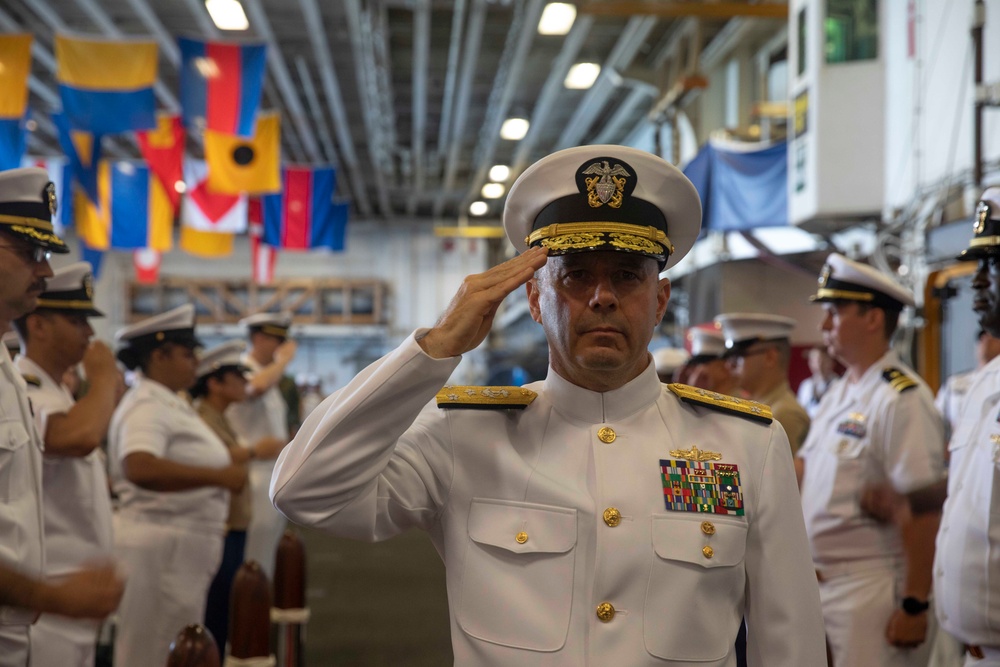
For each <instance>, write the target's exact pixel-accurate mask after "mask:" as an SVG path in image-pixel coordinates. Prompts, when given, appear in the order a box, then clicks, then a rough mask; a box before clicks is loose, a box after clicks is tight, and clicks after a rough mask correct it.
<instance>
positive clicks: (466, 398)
mask: <svg viewBox="0 0 1000 667" xmlns="http://www.w3.org/2000/svg"><path fill="white" fill-rule="evenodd" d="M536 396H538V394H536V393H535V392H533V391H531V390H530V389H525V388H524V387H460V386H457V385H452V386H449V387H445V388H444V389H442V390H441V391H439V392H438V393H437V397H436V398H437V406H438V407H439V408H441V409H442V410H447V409H459V410H523V409H525V408H526V407H528V406H529V405H530V404H531V402H532V401H533V400H535V397H536Z"/></svg>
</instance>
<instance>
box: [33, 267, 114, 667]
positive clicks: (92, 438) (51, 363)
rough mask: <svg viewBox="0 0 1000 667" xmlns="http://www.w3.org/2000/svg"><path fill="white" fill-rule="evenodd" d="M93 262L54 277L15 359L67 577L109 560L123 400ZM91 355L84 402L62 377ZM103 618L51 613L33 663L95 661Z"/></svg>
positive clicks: (69, 665)
mask: <svg viewBox="0 0 1000 667" xmlns="http://www.w3.org/2000/svg"><path fill="white" fill-rule="evenodd" d="M103 316H104V314H103V313H101V312H100V311H99V310H97V309H96V308H95V307H94V300H93V289H92V277H91V266H90V264H88V263H87V262H77V263H75V264H70V265H69V266H66V267H63V268H61V269H59V270H58V271H56V272H55V275H54V276H53V277H52V278H50V279H49V281H48V284H47V285H46V288H45V292H44V293H42V295H41V296H39V298H38V308H37V309H35V311H34V312H32V313H29V314H28V315H24V316H22V317H21V318H19V319H18V320H16V321H15V327H16V328H17V330H18V333H19V334H20V336H21V338H22V339H23V340H24V343H25V344H24V347H25V354H24V355H21V356H19V357H18V358H17V359H16V360H15V362H14V364H15V366H17V369H18V370H19V371H20V372H21V374H22V376H23V377H24V379H25V381H26V382H27V384H28V396H29V397H30V398H31V404H32V408H34V414H35V424H36V426H37V427H38V432H39V433H41V434H43V439H44V442H45V458H44V466H43V470H42V486H43V491H44V516H45V574H46V576H47V577H49V578H51V579H57V580H58V579H63V578H65V577H66V576H68V575H69V574H71V573H73V572H78V571H79V570H80V568H81V567H82V566H83V565H84V564H85V563H88V562H92V561H106V562H111V556H112V540H111V500H110V497H109V493H108V478H107V474H106V473H105V462H104V455H103V452H101V449H100V446H101V444H102V443H103V441H104V439H105V437H106V436H107V431H108V425H109V424H110V423H111V415H112V413H113V412H114V409H115V405H117V403H118V399H119V397H120V396H121V392H122V391H123V390H124V385H123V382H122V378H121V373H120V372H119V371H118V368H117V366H116V365H115V358H114V355H113V354H112V352H111V350H110V348H108V346H107V345H105V344H104V343H102V342H100V341H94V342H91V341H90V338H91V336H93V334H94V330H93V329H91V327H90V324H89V322H88V318H90V317H103ZM81 361H82V362H83V365H84V368H85V370H86V374H87V379H88V381H89V384H90V386H89V390H88V391H87V395H86V396H85V397H84V398H83V399H81V400H80V402H79V403H77V402H76V401H75V400H74V398H73V395H72V393H71V392H70V390H69V389H68V388H67V387H66V386H65V385H64V384H63V383H62V378H63V375H64V374H65V372H66V370H67V369H69V368H70V367H72V366H75V365H76V364H78V363H80V362H81ZM99 626H100V624H99V623H98V622H97V621H93V620H86V619H70V618H66V617H63V616H57V615H53V614H43V615H42V616H41V618H40V619H39V620H38V622H37V623H35V625H34V626H32V628H31V640H32V641H31V644H32V655H31V665H32V667H90V666H91V665H93V664H94V645H95V643H96V641H97V631H98V628H99Z"/></svg>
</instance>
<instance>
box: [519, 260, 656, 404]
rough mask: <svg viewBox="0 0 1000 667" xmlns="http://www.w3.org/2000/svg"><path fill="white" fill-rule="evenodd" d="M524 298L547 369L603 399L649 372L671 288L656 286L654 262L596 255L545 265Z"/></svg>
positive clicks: (530, 284)
mask: <svg viewBox="0 0 1000 667" xmlns="http://www.w3.org/2000/svg"><path fill="white" fill-rule="evenodd" d="M527 290H528V304H529V306H530V309H531V316H532V318H533V319H534V320H535V321H536V322H538V323H540V324H541V325H542V327H543V328H544V329H545V335H546V338H547V339H548V343H549V356H550V359H549V361H550V363H551V364H552V368H553V369H554V370H555V371H556V372H557V373H559V375H561V376H562V377H564V378H566V379H567V380H569V381H571V382H573V383H574V384H577V385H579V386H581V387H585V388H588V389H592V390H594V391H608V390H610V389H615V388H618V387H620V386H622V385H624V384H625V383H626V382H628V381H629V380H632V379H633V378H635V377H636V376H637V375H639V374H640V373H641V372H642V371H643V370H644V369H645V368H646V366H647V365H648V364H649V353H648V352H647V347H648V345H649V341H650V339H651V338H652V336H653V329H654V328H655V327H656V325H657V324H658V323H659V322H660V319H662V317H663V313H664V312H665V311H666V308H667V300H668V298H669V296H670V282H669V281H668V280H667V279H665V278H664V279H663V280H660V279H659V276H658V272H657V265H656V261H655V260H653V259H650V258H648V257H643V256H641V255H636V254H631V253H623V252H614V251H597V252H582V253H575V254H570V255H562V256H559V257H550V258H549V260H548V262H547V263H546V264H545V266H543V267H542V268H541V269H540V270H539V271H538V273H537V275H536V277H535V278H533V279H532V280H531V281H529V283H528V286H527Z"/></svg>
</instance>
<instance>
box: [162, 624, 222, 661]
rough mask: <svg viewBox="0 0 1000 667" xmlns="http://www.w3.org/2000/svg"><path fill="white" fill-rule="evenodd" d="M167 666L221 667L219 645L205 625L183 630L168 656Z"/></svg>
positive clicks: (190, 626) (188, 627)
mask: <svg viewBox="0 0 1000 667" xmlns="http://www.w3.org/2000/svg"><path fill="white" fill-rule="evenodd" d="M167 667H219V647H218V646H216V644H215V637H213V636H212V633H211V632H209V631H208V628H206V627H205V626H204V625H189V626H187V627H185V628H184V629H183V630H181V631H180V632H179V633H178V634H177V637H176V639H174V641H173V643H172V644H170V654H169V655H168V656H167Z"/></svg>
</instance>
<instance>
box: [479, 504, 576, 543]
mask: <svg viewBox="0 0 1000 667" xmlns="http://www.w3.org/2000/svg"><path fill="white" fill-rule="evenodd" d="M469 537H471V538H472V540H473V541H474V542H477V543H479V544H485V545H489V546H493V547H500V548H501V549H506V550H508V551H512V552H514V553H565V552H567V551H569V550H570V549H572V548H573V545H575V544H576V510H575V509H569V508H565V507H555V506H552V505H539V504H536V503H522V502H515V501H512V500H492V499H487V498H473V499H472V507H471V508H470V510H469Z"/></svg>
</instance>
